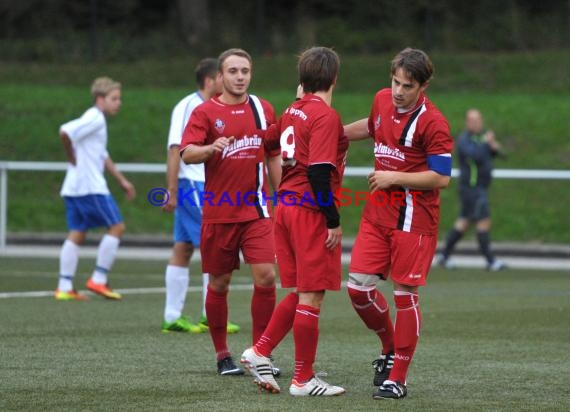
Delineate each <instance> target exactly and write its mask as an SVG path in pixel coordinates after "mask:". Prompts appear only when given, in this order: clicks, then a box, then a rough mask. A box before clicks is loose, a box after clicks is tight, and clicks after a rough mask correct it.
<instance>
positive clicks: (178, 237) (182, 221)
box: [174, 179, 204, 246]
mask: <svg viewBox="0 0 570 412" xmlns="http://www.w3.org/2000/svg"><path fill="white" fill-rule="evenodd" d="M192 189H195V190H194V191H193V192H192V196H193V199H194V203H195V204H196V205H200V198H199V195H198V193H199V192H203V191H204V182H195V181H193V180H189V179H178V190H179V191H180V190H182V191H184V192H187V191H190V190H192ZM201 226H202V207H200V206H194V205H193V204H192V202H181V204H180V203H179V204H177V205H176V209H174V241H175V242H185V243H192V244H193V245H194V246H199V245H200V227H201Z"/></svg>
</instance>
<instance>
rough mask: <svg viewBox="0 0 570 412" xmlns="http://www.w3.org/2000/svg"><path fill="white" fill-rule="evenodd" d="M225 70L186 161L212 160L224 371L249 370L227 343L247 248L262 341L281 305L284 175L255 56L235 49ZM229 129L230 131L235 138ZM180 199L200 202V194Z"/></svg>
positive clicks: (206, 244) (204, 249)
mask: <svg viewBox="0 0 570 412" xmlns="http://www.w3.org/2000/svg"><path fill="white" fill-rule="evenodd" d="M218 60H219V76H221V78H222V83H223V86H224V90H223V92H222V94H220V95H218V96H215V97H213V98H212V99H210V100H209V101H207V102H204V103H203V104H201V105H200V106H198V107H197V108H196V109H195V110H194V111H193V112H192V115H191V117H190V120H189V121H188V124H187V125H186V128H185V129H184V134H183V138H182V144H181V156H182V160H183V161H184V162H185V163H186V164H189V163H204V164H205V174H206V182H205V190H204V192H203V193H200V194H199V197H200V202H201V203H202V204H203V213H204V215H203V224H202V229H201V235H200V238H201V241H200V251H201V254H202V270H203V272H205V273H210V280H209V285H208V293H207V296H206V315H207V318H208V324H209V331H210V335H211V337H212V341H213V343H214V348H215V350H216V357H217V362H218V373H219V374H220V375H241V374H243V370H242V369H241V368H239V367H237V366H236V365H235V363H234V362H233V359H232V357H231V353H230V351H229V349H228V345H227V330H226V325H227V322H228V302H227V294H228V288H229V284H230V280H231V276H232V272H233V271H234V270H235V269H239V266H240V262H239V251H240V250H241V252H242V253H243V256H244V260H245V262H246V263H247V264H249V265H250V267H251V272H252V275H253V283H254V290H253V297H252V300H251V316H252V338H253V342H256V341H257V340H258V339H259V337H260V336H261V333H262V332H263V331H264V329H265V327H266V326H267V324H268V322H269V319H270V318H271V314H272V313H273V308H274V306H275V269H274V263H275V247H274V239H273V224H272V220H271V219H270V215H269V209H268V207H267V204H266V202H265V198H266V196H267V176H266V171H265V159H267V167H268V169H269V176H270V178H271V180H272V184H273V187H274V188H276V187H277V186H278V183H279V179H280V177H281V166H280V162H281V160H280V158H279V156H278V155H279V150H273V151H270V150H269V149H268V146H267V145H266V143H265V140H264V136H265V131H266V129H267V126H268V125H270V124H272V123H275V113H274V110H273V107H272V106H271V105H270V104H269V103H268V102H266V101H265V100H262V99H259V98H258V97H256V96H254V95H250V94H248V93H247V90H248V87H249V84H250V81H251V70H252V59H251V57H250V55H249V54H248V53H247V52H246V51H244V50H241V49H229V50H226V51H225V52H223V53H222V54H221V55H220V56H219V58H218ZM228 136H229V137H228ZM188 195H189V196H188V197H187V198H186V197H184V196H183V197H182V198H179V202H180V201H192V198H193V196H192V194H191V193H188Z"/></svg>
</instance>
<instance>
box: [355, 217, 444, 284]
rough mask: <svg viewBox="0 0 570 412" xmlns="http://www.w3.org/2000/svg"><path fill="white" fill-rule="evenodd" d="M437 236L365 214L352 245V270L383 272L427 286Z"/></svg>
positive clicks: (368, 273) (394, 278)
mask: <svg viewBox="0 0 570 412" xmlns="http://www.w3.org/2000/svg"><path fill="white" fill-rule="evenodd" d="M436 246H437V237H436V236H431V235H422V234H419V233H411V232H403V231H401V230H398V229H389V228H386V227H383V226H378V225H374V224H372V223H370V221H368V220H367V219H365V218H363V219H362V221H361V222H360V228H359V229H358V235H357V236H356V241H355V242H354V247H353V248H352V256H351V258H350V268H349V271H350V273H360V274H364V275H379V276H381V277H382V278H384V279H386V278H387V276H388V275H389V276H390V277H391V278H392V281H393V282H396V283H399V284H402V285H407V286H423V285H425V284H426V279H427V276H428V273H429V270H430V267H431V262H432V260H433V255H434V253H435V248H436Z"/></svg>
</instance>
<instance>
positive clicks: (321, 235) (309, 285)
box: [274, 203, 341, 292]
mask: <svg viewBox="0 0 570 412" xmlns="http://www.w3.org/2000/svg"><path fill="white" fill-rule="evenodd" d="M274 230H275V247H276V248H275V251H276V254H277V265H278V266H279V278H280V279H281V286H282V287H283V288H293V287H296V288H297V291H298V292H317V291H321V290H340V282H341V264H340V255H341V245H340V244H339V245H338V246H337V247H336V248H334V249H332V250H331V249H327V248H326V246H325V241H326V239H327V237H328V230H327V225H326V220H325V217H324V216H323V214H322V213H321V212H319V211H316V210H310V209H308V208H305V207H298V206H286V205H283V204H281V203H280V204H279V205H278V206H277V208H276V209H275V228H274Z"/></svg>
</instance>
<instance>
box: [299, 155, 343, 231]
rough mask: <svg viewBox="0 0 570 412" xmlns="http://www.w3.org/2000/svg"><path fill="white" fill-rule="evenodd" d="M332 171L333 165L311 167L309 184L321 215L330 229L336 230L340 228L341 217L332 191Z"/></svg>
mask: <svg viewBox="0 0 570 412" xmlns="http://www.w3.org/2000/svg"><path fill="white" fill-rule="evenodd" d="M331 169H332V165H328V164H317V165H311V166H309V170H308V172H307V178H308V179H309V184H310V185H311V189H313V194H314V195H315V202H316V203H317V205H318V207H319V210H320V211H321V213H322V214H323V215H325V219H326V221H327V228H328V229H334V228H337V227H339V226H340V215H339V213H338V209H337V207H336V205H335V203H334V201H333V194H332V190H331V178H330V174H331Z"/></svg>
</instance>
